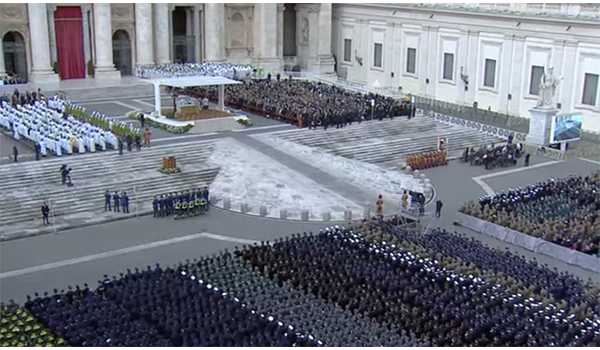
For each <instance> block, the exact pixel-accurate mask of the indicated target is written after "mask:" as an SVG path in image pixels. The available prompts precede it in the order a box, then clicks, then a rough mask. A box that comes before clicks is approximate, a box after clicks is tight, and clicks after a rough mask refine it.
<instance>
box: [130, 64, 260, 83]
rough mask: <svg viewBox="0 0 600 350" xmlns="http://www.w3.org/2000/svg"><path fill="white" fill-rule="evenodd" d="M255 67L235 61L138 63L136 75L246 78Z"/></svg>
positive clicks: (146, 76) (159, 77)
mask: <svg viewBox="0 0 600 350" xmlns="http://www.w3.org/2000/svg"><path fill="white" fill-rule="evenodd" d="M252 72H253V68H252V66H250V65H246V64H233V63H207V62H205V63H166V64H146V65H138V66H136V68H135V75H136V76H137V77H139V78H144V79H162V78H178V77H190V76H220V77H225V78H229V79H246V78H249V77H250V75H251V74H252Z"/></svg>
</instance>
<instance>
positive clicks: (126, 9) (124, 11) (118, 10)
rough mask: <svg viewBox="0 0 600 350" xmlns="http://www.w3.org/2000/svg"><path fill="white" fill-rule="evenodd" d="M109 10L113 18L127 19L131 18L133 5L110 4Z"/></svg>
mask: <svg viewBox="0 0 600 350" xmlns="http://www.w3.org/2000/svg"><path fill="white" fill-rule="evenodd" d="M110 10H111V11H110V13H111V16H112V17H113V18H119V19H127V18H131V17H133V16H132V15H133V5H131V4H111V5H110Z"/></svg>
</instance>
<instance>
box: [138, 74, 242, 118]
mask: <svg viewBox="0 0 600 350" xmlns="http://www.w3.org/2000/svg"><path fill="white" fill-rule="evenodd" d="M148 81H149V82H151V83H152V84H154V110H155V112H156V113H157V115H159V116H160V113H161V103H160V102H161V101H160V87H161V85H162V86H171V87H176V88H186V87H193V86H210V85H218V86H219V107H220V109H221V110H223V109H224V108H225V88H224V86H225V85H233V84H241V82H239V81H237V80H232V79H228V78H225V77H216V76H190V77H176V78H163V79H152V80H148Z"/></svg>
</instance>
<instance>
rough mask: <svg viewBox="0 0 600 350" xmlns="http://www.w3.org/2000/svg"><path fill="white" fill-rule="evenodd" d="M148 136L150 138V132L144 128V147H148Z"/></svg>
mask: <svg viewBox="0 0 600 350" xmlns="http://www.w3.org/2000/svg"><path fill="white" fill-rule="evenodd" d="M150 136H152V131H150V129H148V127H146V128H145V129H144V146H148V147H150Z"/></svg>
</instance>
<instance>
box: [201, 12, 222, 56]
mask: <svg viewBox="0 0 600 350" xmlns="http://www.w3.org/2000/svg"><path fill="white" fill-rule="evenodd" d="M204 21H205V22H204V28H205V30H204V33H205V34H204V37H205V38H206V46H205V50H206V60H207V61H209V62H222V61H225V54H224V52H225V48H224V44H225V33H224V31H225V30H224V27H223V24H224V23H225V5H224V4H217V3H211V4H205V5H204Z"/></svg>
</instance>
